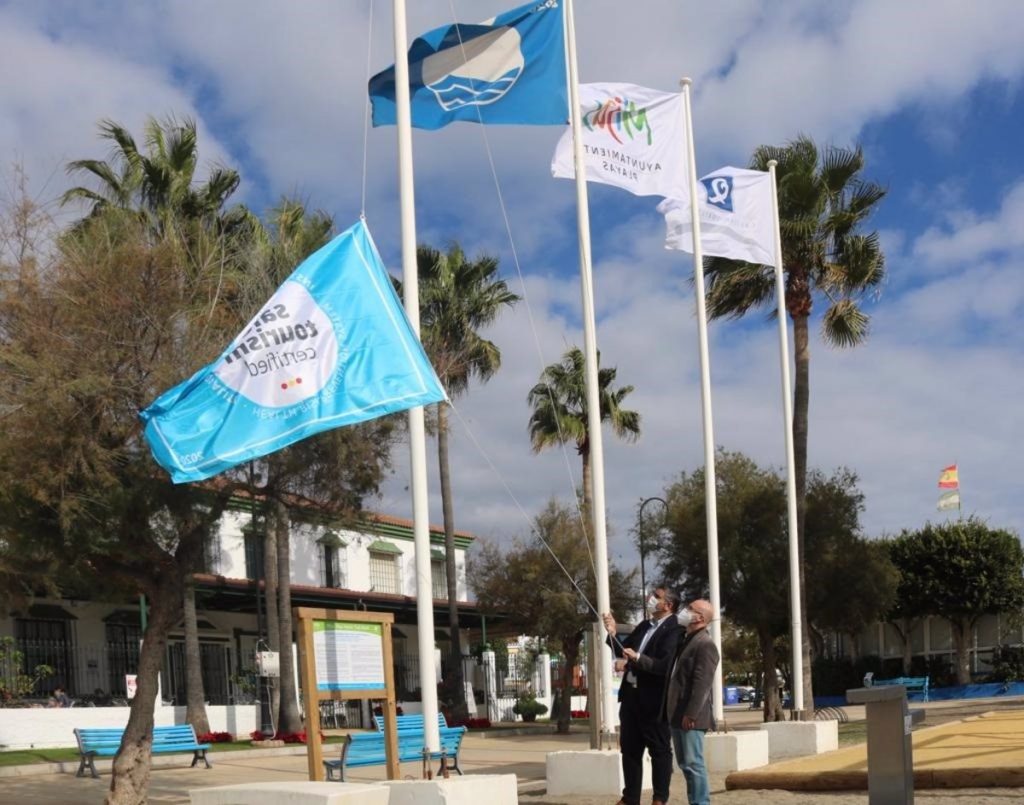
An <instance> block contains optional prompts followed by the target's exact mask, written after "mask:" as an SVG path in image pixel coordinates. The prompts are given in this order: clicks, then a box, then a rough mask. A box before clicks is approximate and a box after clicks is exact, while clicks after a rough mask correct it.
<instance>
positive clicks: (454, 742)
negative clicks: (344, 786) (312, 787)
mask: <svg viewBox="0 0 1024 805" xmlns="http://www.w3.org/2000/svg"><path fill="white" fill-rule="evenodd" d="M420 723H421V724H422V719H420ZM465 734H466V728H465V727H445V728H444V729H442V730H440V737H441V749H440V750H439V751H437V752H430V753H429V757H430V758H431V760H441V765H440V766H439V767H438V770H437V774H438V776H440V775H441V774H442V771H443V769H444V767H445V766H447V767H448V769H450V770H451V771H456V772H458V773H459V774H462V769H460V768H459V749H460V748H461V747H462V736H463V735H465ZM422 761H423V730H422V728H421V729H420V730H419V731H416V730H411V729H406V730H400V731H399V732H398V762H399V763H412V762H422ZM385 763H387V756H386V753H385V751H384V733H383V732H357V733H354V734H352V735H346V736H345V742H344V743H343V744H342V745H341V759H340V760H325V761H324V767H325V769H326V771H327V779H328V780H337V781H340V782H345V769H346V768H354V767H356V766H383V765H384V764H385ZM336 773H337V775H338V776H335V774H336Z"/></svg>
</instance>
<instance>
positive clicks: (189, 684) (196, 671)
mask: <svg viewBox="0 0 1024 805" xmlns="http://www.w3.org/2000/svg"><path fill="white" fill-rule="evenodd" d="M184 602H185V606H184V615H185V696H186V706H185V722H186V723H188V724H191V725H192V727H193V729H195V731H196V735H197V736H198V735H206V734H207V733H208V732H209V731H210V719H209V718H207V715H206V693H205V691H204V689H203V663H202V657H201V655H200V653H199V626H198V624H197V621H196V587H195V583H194V582H193V580H192V579H187V580H186V581H185V595H184Z"/></svg>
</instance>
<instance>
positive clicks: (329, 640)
mask: <svg viewBox="0 0 1024 805" xmlns="http://www.w3.org/2000/svg"><path fill="white" fill-rule="evenodd" d="M313 656H314V658H315V663H316V689H317V690H318V691H330V690H384V641H383V628H382V626H381V624H379V623H361V622H358V621H343V620H338V621H334V620H330V621H327V620H314V621H313Z"/></svg>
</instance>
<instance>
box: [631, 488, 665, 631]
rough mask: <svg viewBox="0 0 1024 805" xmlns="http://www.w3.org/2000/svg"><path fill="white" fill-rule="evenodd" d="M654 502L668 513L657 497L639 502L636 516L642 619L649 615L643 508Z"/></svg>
mask: <svg viewBox="0 0 1024 805" xmlns="http://www.w3.org/2000/svg"><path fill="white" fill-rule="evenodd" d="M655 500H656V501H658V502H659V503H661V504H662V505H663V506H664V507H665V513H666V514H667V513H668V503H666V502H665V499H664V498H659V497H653V498H644V499H643V500H642V501H640V513H639V514H638V515H637V519H638V521H639V522H637V533H638V534H639V537H640V587H641V589H643V594H644V617H645V618H646V617H648V616H649V615H650V613H649V612H648V611H647V576H646V575H645V573H644V554H645V550H644V547H645V546H644V506H646V505H647V504H648V503H650V502H651V501H655Z"/></svg>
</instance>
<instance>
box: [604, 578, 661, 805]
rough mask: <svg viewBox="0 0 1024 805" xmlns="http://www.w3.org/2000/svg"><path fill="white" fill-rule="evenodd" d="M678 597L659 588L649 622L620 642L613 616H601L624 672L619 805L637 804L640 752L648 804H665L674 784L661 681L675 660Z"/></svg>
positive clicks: (653, 597)
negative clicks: (647, 760) (647, 767)
mask: <svg viewBox="0 0 1024 805" xmlns="http://www.w3.org/2000/svg"><path fill="white" fill-rule="evenodd" d="M678 608H679V596H677V595H676V594H675V593H674V592H672V591H671V590H669V589H667V588H665V587H658V588H656V589H655V590H654V592H653V593H652V594H651V596H650V598H648V599H647V610H648V612H650V613H651V617H650V619H649V620H645V621H644V622H643V623H641V624H639V625H638V626H637V627H636V628H635V629H634V630H633V631H632V632H630V634H629V636H628V637H626V638H625V639H624V640H621V641H620V640H619V639H618V638H617V637H616V633H617V627H616V624H615V619H614V618H613V617H612V616H611V614H606V615H605V616H604V625H605V628H606V629H607V630H608V643H609V645H610V646H611V647H612V652H613V654H614V655H615V657H617V658H618V659H616V661H615V664H616V669H617V670H619V671H625V676H624V677H623V679H622V684H621V685H620V686H619V748H620V750H621V751H622V778H623V783H624V785H623V788H622V799H620V800H619V805H640V790H641V787H642V785H643V757H644V749H646V750H647V751H648V752H649V753H650V755H651V777H652V778H653V779H652V783H653V786H654V799H653V801H652V805H664V803H666V802H668V787H669V782H670V781H671V779H672V744H671V735H670V733H669V725H668V723H667V722H666V721H664V720H663V719H662V718H660V715H659V713H660V710H661V705H662V701H663V699H664V696H665V677H666V675H667V674H668V670H669V666H670V664H671V662H672V658H673V657H674V656H675V651H676V641H677V639H678V637H679V626H678V625H677V623H676V618H675V613H676V610H677V609H678Z"/></svg>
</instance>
